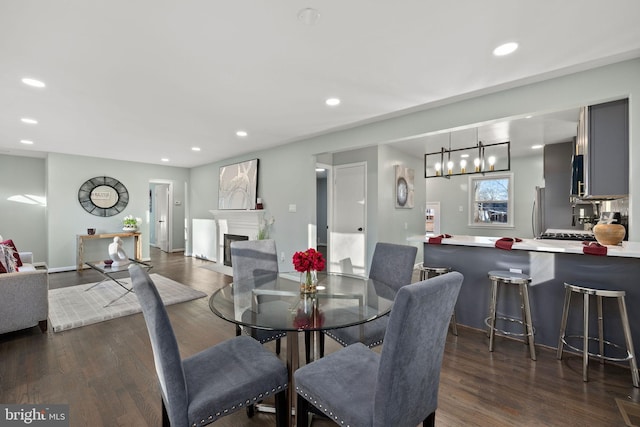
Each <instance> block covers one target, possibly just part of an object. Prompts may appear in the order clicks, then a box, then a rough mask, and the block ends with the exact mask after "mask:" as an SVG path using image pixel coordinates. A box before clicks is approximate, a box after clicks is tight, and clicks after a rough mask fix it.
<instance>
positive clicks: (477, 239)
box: [408, 236, 640, 258]
mask: <svg viewBox="0 0 640 427" xmlns="http://www.w3.org/2000/svg"><path fill="white" fill-rule="evenodd" d="M498 239H500V238H499V237H486V236H452V237H449V238H446V239H442V243H441V244H442V245H456V246H475V247H481V248H493V247H495V244H496V241H497V240H498ZM408 241H409V242H414V243H425V244H429V237H425V236H413V237H409V239H408ZM582 247H583V245H582V242H579V241H571V240H552V239H522V241H521V242H514V244H513V246H512V247H511V249H513V250H524V251H536V252H559V253H567V254H581V255H582ZM588 256H594V255H588ZM607 256H612V257H628V258H640V242H622V244H621V245H615V246H614V245H608V246H607Z"/></svg>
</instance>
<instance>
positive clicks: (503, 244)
mask: <svg viewBox="0 0 640 427" xmlns="http://www.w3.org/2000/svg"><path fill="white" fill-rule="evenodd" d="M516 242H522V239H520V238H518V237H502V238H500V239H498V240H496V248H498V249H505V250H507V251H510V250H511V247H512V246H513V244H514V243H516Z"/></svg>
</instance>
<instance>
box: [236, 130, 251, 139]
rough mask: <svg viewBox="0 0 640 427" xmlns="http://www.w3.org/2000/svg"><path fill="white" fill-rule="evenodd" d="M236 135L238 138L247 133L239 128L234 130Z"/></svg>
mask: <svg viewBox="0 0 640 427" xmlns="http://www.w3.org/2000/svg"><path fill="white" fill-rule="evenodd" d="M236 135H238V136H239V137H240V138H244V137H245V136H247V135H249V134H248V133H247V132H246V131H244V130H239V131H237V132H236Z"/></svg>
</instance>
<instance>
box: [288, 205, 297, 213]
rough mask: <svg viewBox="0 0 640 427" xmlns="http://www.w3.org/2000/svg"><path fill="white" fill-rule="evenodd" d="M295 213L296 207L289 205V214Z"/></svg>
mask: <svg viewBox="0 0 640 427" xmlns="http://www.w3.org/2000/svg"><path fill="white" fill-rule="evenodd" d="M296 211H297V206H296V205H293V204H292V205H289V212H296Z"/></svg>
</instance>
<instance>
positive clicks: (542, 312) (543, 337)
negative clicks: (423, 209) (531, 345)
mask: <svg viewBox="0 0 640 427" xmlns="http://www.w3.org/2000/svg"><path fill="white" fill-rule="evenodd" d="M416 240H417V239H416ZM494 240H495V239H494ZM423 241H424V240H423ZM444 242H445V241H444V240H443V244H428V243H426V242H425V244H424V265H426V266H446V267H450V268H452V269H453V270H456V271H459V272H460V273H462V274H463V275H464V282H463V284H462V289H461V291H460V296H459V298H458V302H457V305H456V317H457V321H458V323H459V324H462V325H466V326H470V327H473V328H478V329H486V326H485V323H484V319H485V318H486V317H487V316H488V307H489V298H490V281H489V278H488V277H487V273H488V272H489V271H491V270H506V271H509V269H512V268H515V269H520V270H522V273H524V274H528V275H530V276H531V278H532V282H531V284H530V287H529V296H530V300H531V313H532V319H533V325H534V328H535V343H536V345H544V346H548V347H552V348H557V346H558V337H559V332H560V321H561V317H562V307H563V302H564V296H565V289H564V282H569V283H573V284H579V285H582V286H588V287H594V288H599V289H614V290H624V291H626V293H627V294H626V304H627V308H628V316H629V323H630V324H631V333H632V336H633V342H634V347H635V348H636V352H637V351H638V348H639V347H638V346H640V280H639V279H640V259H638V258H636V257H635V256H597V255H584V254H580V253H566V252H553V251H550V252H546V251H534V250H527V249H515V246H516V245H514V249H513V250H503V249H498V248H495V247H487V246H486V245H483V246H465V245H462V244H460V243H455V242H454V241H452V243H451V244H444ZM525 243H526V242H525ZM521 246H525V247H526V245H521ZM503 288H506V289H504V292H502V293H501V294H499V295H498V313H499V315H507V316H515V317H521V313H522V312H521V310H520V303H519V302H520V298H519V296H518V293H517V292H518V289H517V286H513V289H511V288H510V287H503ZM603 305H604V307H603V308H604V337H605V340H608V341H611V342H613V343H616V344H618V345H621V346H623V347H624V344H625V340H624V335H623V331H622V326H621V322H620V314H619V310H618V305H617V302H616V301H615V298H605V299H604V304H603ZM590 314H591V317H592V320H591V323H590V325H589V335H590V336H597V331H598V329H597V322H596V305H595V300H592V301H591V306H590ZM498 326H499V327H500V326H504V325H501V324H498ZM507 329H509V330H513V331H514V332H521V329H522V328H521V327H520V325H519V324H513V325H512V326H510V327H509V328H507ZM581 331H582V298H581V297H576V295H573V296H572V298H571V310H570V316H569V320H568V327H567V335H581V334H582V332H581ZM574 344H575V343H574ZM579 346H581V344H580V345H579ZM594 350H595V348H594ZM496 351H499V345H498V346H497V347H496ZM609 351H611V354H610V353H609ZM605 354H606V355H611V356H614V357H616V356H619V355H621V352H620V351H616V349H613V350H611V349H610V348H606V349H605Z"/></svg>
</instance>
